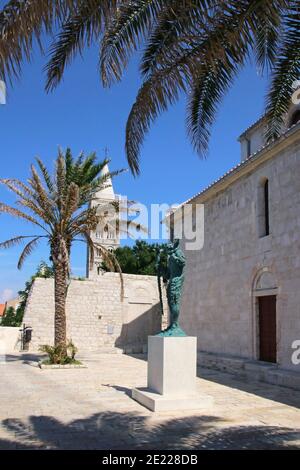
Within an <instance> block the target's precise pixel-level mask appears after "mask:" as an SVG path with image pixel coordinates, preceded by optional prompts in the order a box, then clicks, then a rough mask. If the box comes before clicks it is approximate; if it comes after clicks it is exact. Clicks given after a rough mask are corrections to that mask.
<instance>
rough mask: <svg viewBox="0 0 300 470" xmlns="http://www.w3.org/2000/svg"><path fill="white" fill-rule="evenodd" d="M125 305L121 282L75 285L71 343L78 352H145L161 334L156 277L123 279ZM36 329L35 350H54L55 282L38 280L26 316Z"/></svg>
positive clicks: (111, 276) (109, 277)
mask: <svg viewBox="0 0 300 470" xmlns="http://www.w3.org/2000/svg"><path fill="white" fill-rule="evenodd" d="M123 278H124V299H123V301H121V298H120V277H119V274H117V273H105V274H103V275H101V276H99V277H98V278H97V280H89V279H86V280H83V281H79V280H72V281H71V283H70V286H69V289H68V295H67V306H66V310H67V337H68V339H72V340H73V342H74V343H75V345H76V346H77V347H78V349H79V352H82V353H85V352H90V351H95V352H97V351H103V352H109V351H113V350H115V348H116V347H117V348H120V350H122V349H125V347H129V346H134V347H135V348H138V347H139V346H140V349H141V350H142V346H143V345H145V344H146V343H147V337H148V335H150V334H155V333H157V332H159V331H160V330H161V327H162V322H163V321H165V319H164V317H162V315H161V310H160V306H159V297H158V290H157V280H156V277H154V276H137V275H131V274H124V275H123ZM24 323H25V324H26V325H30V326H31V327H32V328H33V332H32V341H31V343H30V349H31V350H37V349H38V347H39V345H40V344H53V338H54V282H53V279H41V278H40V279H36V280H35V281H34V284H33V286H32V289H31V292H30V295H29V299H28V302H27V306H26V311H25V315H24Z"/></svg>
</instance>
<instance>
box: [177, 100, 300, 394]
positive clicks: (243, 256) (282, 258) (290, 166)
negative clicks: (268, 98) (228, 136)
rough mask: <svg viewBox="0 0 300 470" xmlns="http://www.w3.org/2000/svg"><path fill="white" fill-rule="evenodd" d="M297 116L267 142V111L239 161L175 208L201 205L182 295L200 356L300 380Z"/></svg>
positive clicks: (184, 321)
mask: <svg viewBox="0 0 300 470" xmlns="http://www.w3.org/2000/svg"><path fill="white" fill-rule="evenodd" d="M299 117H300V116H299V111H298V109H295V108H294V109H292V110H291V111H290V113H289V114H288V116H287V119H286V127H285V129H282V135H281V137H280V138H278V139H277V140H276V141H274V142H272V143H271V144H268V145H264V140H263V136H264V127H265V119H264V118H262V119H260V120H259V121H258V122H257V123H255V124H254V125H253V126H251V127H250V128H249V129H247V131H245V132H244V133H243V134H242V135H241V137H240V139H239V140H240V143H241V162H240V163H239V164H238V165H237V166H236V167H235V168H233V169H231V170H230V171H229V172H228V173H226V174H225V175H224V176H223V177H221V178H220V179H219V180H217V181H216V182H214V183H213V184H212V185H211V186H209V187H208V188H206V189H204V190H203V191H201V192H200V193H199V194H197V195H195V196H194V197H192V198H191V199H190V200H188V201H186V202H185V203H183V204H182V205H181V206H180V207H179V208H178V209H176V211H180V210H181V209H182V207H184V206H185V205H187V204H189V205H191V206H192V207H193V206H195V205H196V204H203V205H204V245H203V248H202V249H200V250H196V251H190V250H186V251H185V255H186V272H185V284H184V292H183V296H182V304H181V325H182V327H183V328H184V329H185V330H186V332H187V334H190V335H197V337H198V350H199V360H200V362H202V363H203V364H205V365H213V366H217V367H218V366H219V367H220V368H223V369H229V370H234V371H235V370H239V371H240V372H243V373H246V371H247V369H248V370H252V371H253V370H255V371H256V373H257V374H258V376H259V377H260V375H261V374H265V376H264V379H266V377H267V378H268V377H269V381H270V382H272V380H273V383H281V382H280V380H281V381H282V382H284V381H287V382H288V384H290V385H293V386H294V385H295V384H296V382H297V384H298V385H297V386H299V388H300V364H299V363H300V289H299V287H300V121H299ZM175 220H176V218H175ZM196 229H197V228H196ZM184 242H185V240H182V247H183V249H185V243H184ZM297 350H298V353H297ZM262 371H265V372H262ZM280 371H286V372H287V374H285V375H282V377H285V378H280ZM288 372H289V373H288ZM298 373H299V375H298ZM272 374H273V379H272V380H271V378H272ZM274 374H275V375H276V374H277V376H276V377H277V378H276V377H275V375H274ZM270 377H271V378H270ZM274 377H275V378H274ZM278 377H279V378H278ZM289 381H290V382H289ZM282 384H283V385H284V384H287V383H286V382H284V383H282Z"/></svg>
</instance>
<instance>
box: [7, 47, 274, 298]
mask: <svg viewBox="0 0 300 470" xmlns="http://www.w3.org/2000/svg"><path fill="white" fill-rule="evenodd" d="M45 62H46V57H42V56H41V54H40V52H39V50H38V49H36V50H35V53H34V57H33V59H32V62H31V63H30V64H24V67H23V73H22V76H21V79H20V80H18V81H15V82H14V85H13V88H12V87H8V96H7V104H6V105H4V106H0V122H1V167H0V176H1V177H2V178H3V177H15V178H20V179H24V178H26V177H27V175H28V172H29V166H30V164H31V162H33V160H34V157H36V156H40V157H41V158H42V159H43V161H44V162H45V163H46V164H47V165H48V166H49V167H50V168H51V167H52V165H53V161H54V159H55V156H56V154H57V149H58V146H61V147H63V148H66V147H67V146H70V147H71V149H72V151H73V153H74V154H76V155H77V154H78V153H79V152H80V151H81V150H84V151H85V152H86V153H88V152H91V151H94V150H95V151H97V153H98V156H99V158H101V157H103V156H104V148H105V147H108V148H109V154H110V157H111V159H112V163H111V170H113V169H118V168H125V167H127V163H126V158H125V152H124V134H125V124H126V117H127V115H128V112H129V110H130V107H131V105H132V103H133V100H134V98H135V95H136V91H137V89H138V86H139V83H140V80H139V76H138V73H137V58H135V59H134V60H133V61H132V62H131V65H130V67H129V69H128V70H127V72H126V74H125V76H124V80H123V81H122V83H121V84H118V85H115V86H114V87H112V88H111V89H109V90H107V89H103V88H102V86H101V83H100V79H99V76H98V71H97V48H96V47H95V48H91V49H89V50H86V52H85V54H84V58H83V60H82V59H81V58H78V59H76V60H75V61H74V62H73V64H72V65H71V66H70V67H69V68H68V69H67V71H66V73H65V77H64V81H63V83H62V84H61V85H60V86H59V87H58V88H57V89H56V91H54V92H53V93H51V94H46V93H45V92H44V82H45V76H44V73H43V66H44V64H45ZM265 93H266V79H265V78H263V77H261V76H259V74H258V73H257V72H256V70H255V68H254V66H251V65H248V66H247V67H246V68H245V69H244V70H243V72H242V73H241V75H240V76H239V78H238V79H237V81H236V83H235V86H234V87H233V88H232V90H231V92H230V93H229V94H228V95H227V96H226V98H225V100H224V102H223V104H222V106H221V108H220V111H219V114H218V117H217V120H216V123H215V125H214V127H213V132H212V138H211V145H210V152H209V156H208V158H207V159H206V160H201V159H199V157H198V156H197V155H196V154H195V153H194V152H193V149H192V147H191V145H190V143H189V141H188V139H187V137H186V133H185V99H184V97H183V99H182V100H181V101H180V102H179V103H178V104H177V105H176V106H174V107H173V108H171V109H170V111H169V112H168V113H165V114H164V115H162V116H161V117H160V118H159V119H158V120H157V121H156V123H155V124H154V125H153V127H152V129H151V132H150V133H149V134H148V136H147V138H146V141H145V143H144V146H143V149H142V155H141V175H140V176H139V177H138V178H133V176H132V175H131V174H130V173H129V172H128V173H126V174H123V175H121V176H119V177H117V178H116V179H115V181H114V187H115V190H116V192H117V193H119V194H123V195H127V196H128V198H130V199H133V200H135V201H139V202H142V203H144V204H147V205H148V204H151V203H179V202H182V201H183V200H185V199H187V198H188V197H190V196H192V195H193V194H195V193H197V192H198V191H200V190H201V188H203V187H205V186H206V185H207V184H209V183H210V182H211V181H213V180H214V179H216V178H217V177H218V176H220V175H222V174H223V173H224V172H226V171H227V170H228V169H229V168H231V167H232V166H233V165H235V164H236V163H237V162H238V160H239V143H238V142H237V137H238V136H239V134H240V133H241V132H242V131H243V130H244V129H245V128H246V127H248V126H249V125H250V124H251V123H252V122H253V121H254V120H256V119H257V118H258V117H259V116H260V115H261V113H262V112H263V108H264V99H265ZM0 201H3V202H6V203H13V201H14V196H13V195H12V194H10V193H8V192H7V191H6V190H5V188H2V187H0ZM23 233H25V234H31V233H33V231H32V228H31V227H30V226H29V225H28V224H27V223H22V222H20V221H17V220H14V219H13V218H11V217H9V216H6V215H1V216H0V234H1V235H0V240H1V241H3V240H4V239H8V238H10V237H12V236H14V235H20V234H23ZM19 253H20V248H16V249H11V250H6V251H0V302H1V300H5V299H4V298H3V297H7V296H12V295H14V294H15V293H16V292H17V291H18V290H19V289H20V288H22V287H23V285H24V282H25V280H27V279H28V278H29V277H30V275H31V274H32V273H33V272H34V271H35V268H36V266H37V264H38V263H39V261H40V260H41V259H44V260H47V259H48V256H49V255H48V248H47V246H46V245H41V248H40V249H38V250H37V251H36V252H35V253H34V254H33V255H32V256H31V257H30V258H28V260H27V263H26V265H25V266H24V267H23V269H22V271H18V270H17V269H16V263H17V259H18V254H19ZM85 253H86V252H85V247H83V246H78V247H75V248H74V251H73V256H72V270H73V273H74V275H83V274H84V272H85V263H86V259H85Z"/></svg>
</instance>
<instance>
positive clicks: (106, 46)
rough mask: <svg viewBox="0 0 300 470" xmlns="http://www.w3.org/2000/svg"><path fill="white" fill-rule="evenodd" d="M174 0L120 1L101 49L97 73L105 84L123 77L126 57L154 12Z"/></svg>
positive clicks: (147, 27) (146, 28) (150, 21)
mask: <svg viewBox="0 0 300 470" xmlns="http://www.w3.org/2000/svg"><path fill="white" fill-rule="evenodd" d="M173 2H174V0H135V1H132V2H124V3H122V2H121V5H120V7H119V9H118V11H117V14H116V15H115V18H114V19H113V21H112V22H111V24H110V25H109V26H108V28H107V30H106V33H105V35H104V38H103V42H102V46H101V52H100V64H99V66H100V72H101V78H102V83H103V85H104V86H110V85H111V84H112V83H113V82H114V81H119V80H120V79H121V77H122V72H123V69H124V68H125V67H126V66H127V62H128V58H129V56H130V55H131V53H132V52H133V51H135V50H136V49H137V47H138V45H139V44H140V43H141V41H142V40H143V39H144V37H145V35H146V34H147V32H148V30H149V29H150V28H151V25H152V24H153V22H154V21H155V19H156V17H157V14H158V13H159V11H160V10H161V9H162V8H163V6H164V5H165V4H168V3H173Z"/></svg>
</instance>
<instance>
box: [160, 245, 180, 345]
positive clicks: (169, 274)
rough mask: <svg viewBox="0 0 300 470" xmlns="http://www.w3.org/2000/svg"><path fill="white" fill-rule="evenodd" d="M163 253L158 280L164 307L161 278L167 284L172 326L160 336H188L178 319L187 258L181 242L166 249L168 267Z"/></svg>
mask: <svg viewBox="0 0 300 470" xmlns="http://www.w3.org/2000/svg"><path fill="white" fill-rule="evenodd" d="M163 251H164V250H162V252H160V253H159V255H158V259H157V278H158V287H159V295H160V301H161V308H162V311H163V305H162V294H161V278H163V280H164V282H166V283H167V299H168V306H169V310H170V317H171V318H170V325H169V327H168V328H167V329H166V330H163V331H161V333H159V334H158V336H186V334H185V332H184V331H183V330H182V329H181V328H180V326H179V323H178V319H179V313H180V300H181V293H182V287H183V281H184V275H183V270H184V266H185V256H184V254H183V252H182V250H181V248H180V246H179V240H177V239H176V240H174V242H173V243H169V244H168V245H167V248H166V254H167V267H164V266H163V256H162V255H163Z"/></svg>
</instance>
